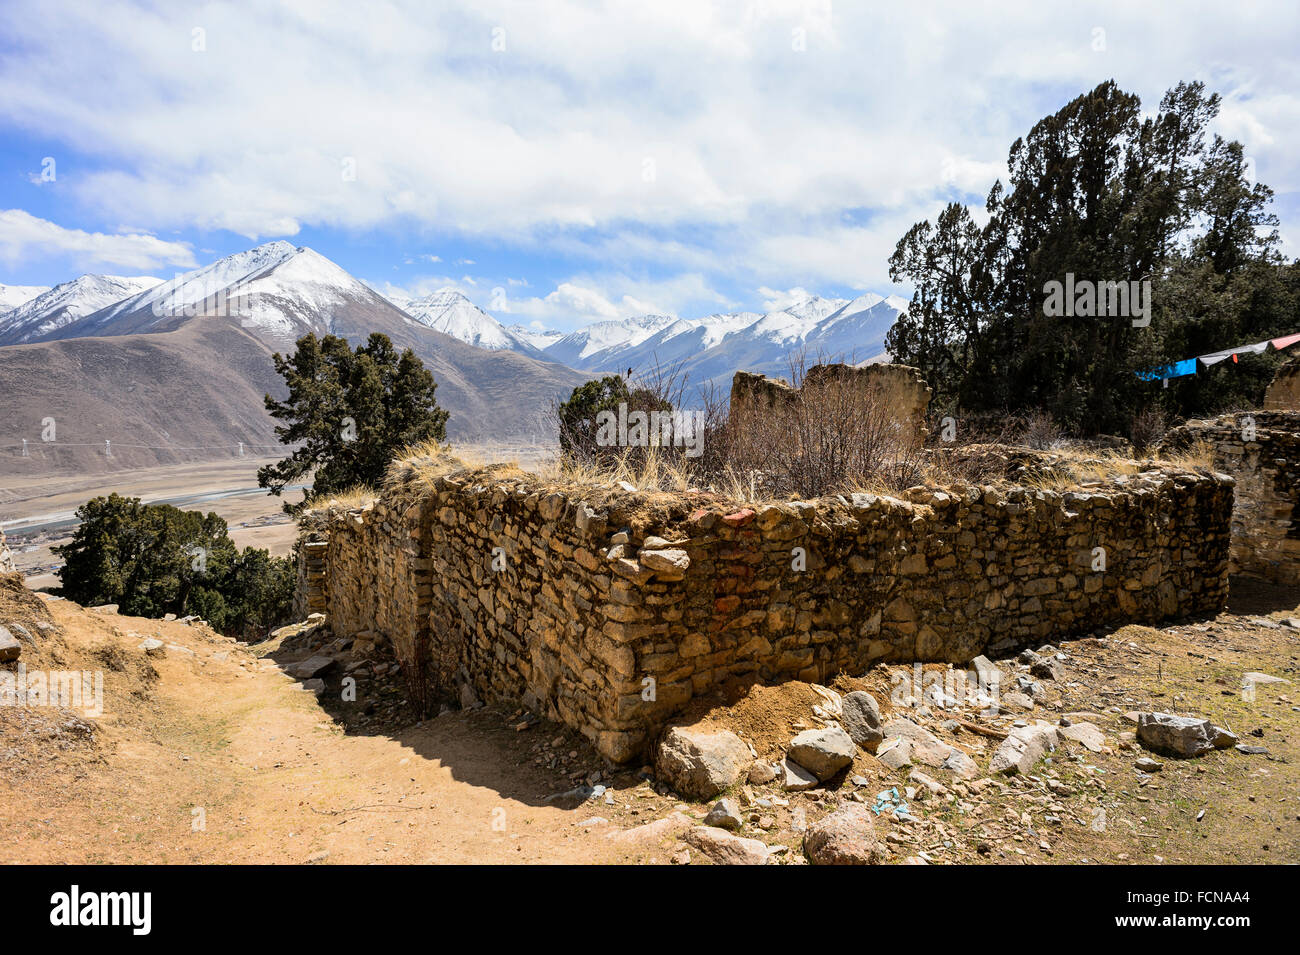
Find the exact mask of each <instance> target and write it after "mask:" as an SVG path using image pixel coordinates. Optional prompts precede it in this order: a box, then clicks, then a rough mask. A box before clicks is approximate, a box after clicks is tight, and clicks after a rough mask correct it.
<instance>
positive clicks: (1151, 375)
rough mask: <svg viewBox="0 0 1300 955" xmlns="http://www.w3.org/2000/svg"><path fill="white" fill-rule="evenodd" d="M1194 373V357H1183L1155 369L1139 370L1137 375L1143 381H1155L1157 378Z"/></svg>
mask: <svg viewBox="0 0 1300 955" xmlns="http://www.w3.org/2000/svg"><path fill="white" fill-rule="evenodd" d="M1194 374H1196V359H1195V358H1184V359H1183V360H1182V361H1176V362H1174V363H1173V364H1172V365H1164V366H1162V367H1160V368H1157V369H1156V370H1155V371H1139V372H1138V373H1137V376H1138V377H1139V378H1141V379H1142V380H1143V381H1155V380H1156V379H1158V378H1181V377H1183V375H1194Z"/></svg>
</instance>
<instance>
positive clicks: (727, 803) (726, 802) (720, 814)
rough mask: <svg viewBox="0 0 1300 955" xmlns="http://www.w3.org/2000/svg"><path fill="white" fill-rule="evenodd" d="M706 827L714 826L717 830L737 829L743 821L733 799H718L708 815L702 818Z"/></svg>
mask: <svg viewBox="0 0 1300 955" xmlns="http://www.w3.org/2000/svg"><path fill="white" fill-rule="evenodd" d="M704 824H705V825H706V826H716V827H717V828H719V829H732V830H734V829H739V828H740V827H741V826H742V825H743V824H744V820H743V819H741V817H740V807H739V806H738V805H736V801H735V800H734V799H719V800H718V801H717V802H716V803H714V804H713V808H712V809H710V810H709V814H708V815H707V816H705V817H704Z"/></svg>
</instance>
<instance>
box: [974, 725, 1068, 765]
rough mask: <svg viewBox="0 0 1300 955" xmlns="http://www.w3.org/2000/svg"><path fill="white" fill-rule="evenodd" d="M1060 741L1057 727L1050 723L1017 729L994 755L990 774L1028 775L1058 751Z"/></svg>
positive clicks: (990, 763)
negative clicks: (1053, 751) (1052, 753)
mask: <svg viewBox="0 0 1300 955" xmlns="http://www.w3.org/2000/svg"><path fill="white" fill-rule="evenodd" d="M1059 741H1060V738H1059V737H1058V736H1057V733H1056V727H1055V726H1052V725H1051V724H1050V723H1042V722H1039V723H1035V724H1034V725H1033V726H1020V727H1017V728H1016V729H1013V730H1012V731H1011V732H1010V734H1008V736H1007V738H1006V739H1004V740H1003V741H1002V743H1001V745H1000V746H998V748H997V752H995V753H994V754H993V759H992V760H991V761H990V762H989V772H991V773H1006V774H1007V775H1012V774H1015V773H1022V774H1023V773H1028V772H1030V771H1031V770H1032V769H1033V768H1034V766H1035V765H1036V764H1037V763H1038V761H1039V760H1040V759H1042V758H1043V757H1044V756H1046V755H1047V754H1048V753H1049V752H1051V751H1052V750H1054V749H1056V747H1057V744H1058V743H1059Z"/></svg>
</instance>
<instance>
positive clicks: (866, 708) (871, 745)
mask: <svg viewBox="0 0 1300 955" xmlns="http://www.w3.org/2000/svg"><path fill="white" fill-rule="evenodd" d="M840 709H841V719H842V720H843V723H844V730H845V732H847V733H848V734H849V738H850V739H852V740H853V742H855V743H857V744H858V745H859V746H861V747H862V748H863V749H865V750H866V751H867V752H868V753H874V752H875V751H876V750H878V749H879V748H880V744H881V742H882V741H883V740H884V738H885V732H884V730H882V729H881V728H880V709H879V707H877V705H876V698H875V697H874V696H872V695H871V694H870V693H868V692H867V691H866V690H854V691H853V692H852V693H849V694H846V695H845V697H844V699H843V701H842V702H841V704H840Z"/></svg>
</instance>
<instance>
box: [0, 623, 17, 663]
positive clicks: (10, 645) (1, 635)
mask: <svg viewBox="0 0 1300 955" xmlns="http://www.w3.org/2000/svg"><path fill="white" fill-rule="evenodd" d="M22 652H23V645H22V644H21V643H19V642H18V638H17V637H15V636H14V635H13V634H12V633H10V632H9V628H8V627H0V663H8V662H9V661H10V660H17V659H18V658H19V657H20V656H22Z"/></svg>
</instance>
